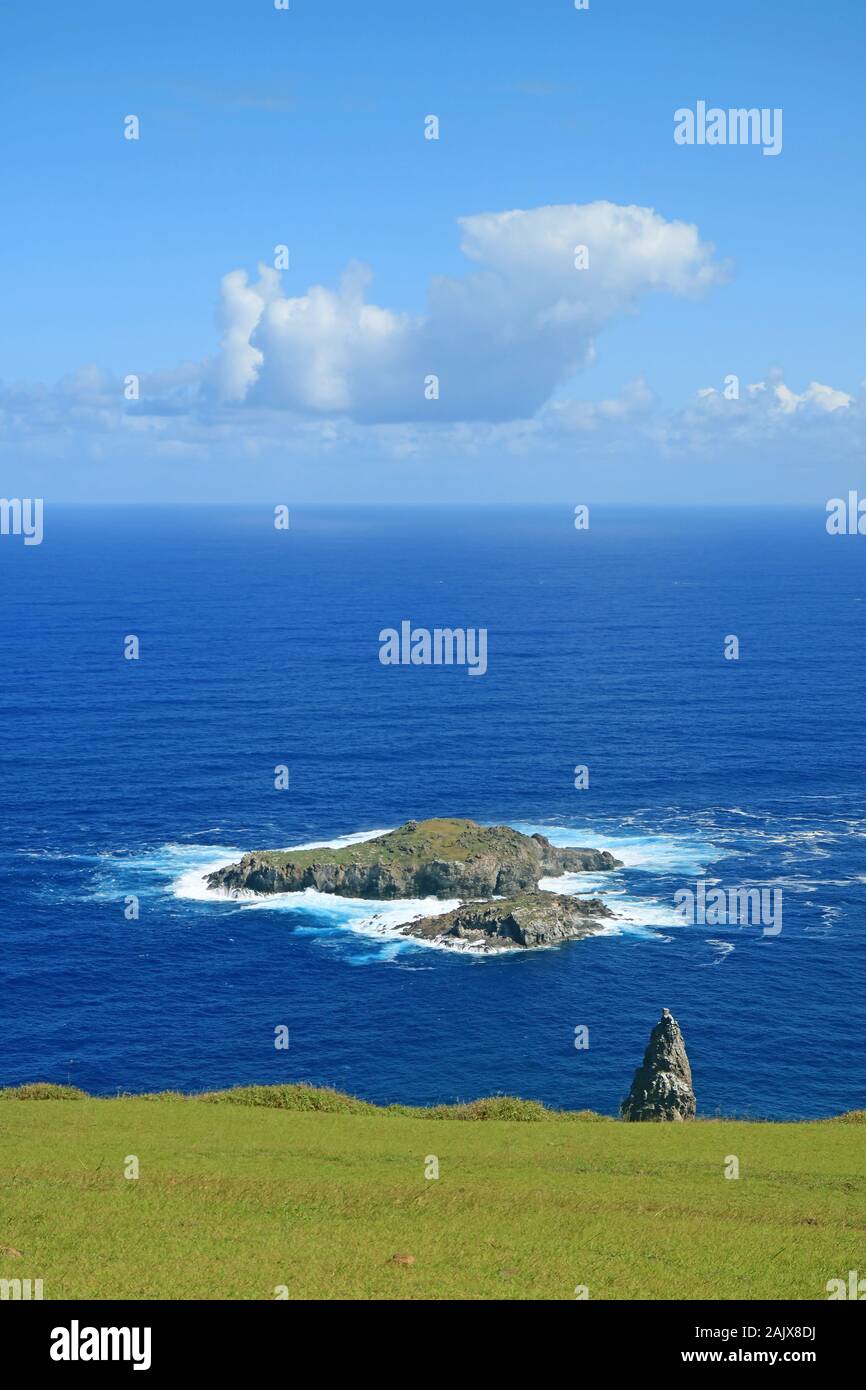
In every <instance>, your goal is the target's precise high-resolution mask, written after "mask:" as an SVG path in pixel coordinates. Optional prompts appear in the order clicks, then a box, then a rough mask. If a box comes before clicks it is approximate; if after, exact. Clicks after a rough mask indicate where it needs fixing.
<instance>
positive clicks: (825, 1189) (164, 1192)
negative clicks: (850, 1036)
mask: <svg viewBox="0 0 866 1390" xmlns="http://www.w3.org/2000/svg"><path fill="white" fill-rule="evenodd" d="M58 1091H59V1088H45V1089H44V1090H43V1091H42V1092H40V1091H39V1090H38V1089H36V1090H31V1091H30V1092H29V1094H30V1095H34V1094H35V1095H39V1094H49V1095H50V1094H56V1093H58ZM22 1095H25V1096H26V1095H28V1091H27V1088H24V1090H23V1091H22V1092H0V1279H23V1278H31V1279H36V1278H41V1279H42V1280H43V1281H44V1296H45V1298H46V1299H61V1298H74V1299H91V1298H95V1299H103V1298H123V1299H145V1298H170V1299H195V1298H206V1299H273V1298H274V1297H276V1296H277V1295H276V1290H277V1288H278V1287H279V1286H285V1288H286V1289H287V1290H288V1296H289V1298H291V1299H314V1298H330V1299H383V1298H384V1299H395V1298H396V1299H497V1298H506V1299H543V1298H552V1299H572V1298H574V1297H575V1290H576V1287H577V1286H580V1285H582V1286H586V1287H587V1289H588V1291H589V1297H590V1298H591V1299H633V1298H639V1299H641V1298H643V1299H680V1298H701V1299H732V1298H767V1299H777V1298H795V1299H826V1297H827V1293H826V1284H827V1280H828V1279H831V1278H836V1277H840V1278H846V1277H847V1272H848V1270H849V1269H859V1270H861V1271H866V1177H864V1153H866V1128H864V1125H863V1123H862V1121H863V1119H864V1118H866V1116H864V1114H863V1112H857V1114H856V1115H852V1116H850V1117H846V1118H845V1119H840V1120H834V1121H823V1122H820V1123H807V1124H791V1125H787V1124H758V1123H744V1122H734V1121H715V1120H711V1121H696V1122H693V1123H691V1124H686V1125H653V1124H642V1125H628V1124H623V1123H620V1122H617V1121H614V1120H600V1119H599V1118H598V1117H586V1116H584V1117H581V1116H568V1115H556V1114H551V1112H545V1111H543V1110H542V1108H541V1107H538V1106H532V1105H527V1104H526V1103H523V1102H511V1101H505V1100H500V1101H493V1102H487V1103H477V1104H476V1106H475V1107H471V1106H470V1107H465V1108H462V1109H460V1108H458V1109H452V1110H450V1111H449V1110H447V1109H443V1110H440V1111H431V1112H423V1111H422V1112H418V1111H414V1112H413V1111H410V1110H405V1109H403V1110H400V1109H397V1108H393V1109H391V1110H376V1109H375V1108H374V1107H372V1106H367V1105H365V1104H364V1103H362V1102H354V1103H352V1102H348V1101H347V1100H343V1099H341V1098H340V1097H337V1096H335V1095H334V1094H333V1093H327V1092H316V1091H311V1090H308V1089H306V1088H297V1087H288V1088H285V1087H284V1088H270V1089H269V1088H249V1089H248V1090H246V1091H240V1092H236V1093H231V1092H229V1093H224V1094H223V1096H222V1097H219V1096H215V1097H213V1098H212V1099H206V1098H193V1099H185V1098H181V1097H173V1096H169V1097H158V1098H147V1099H146V1098H132V1097H125V1098H121V1099H117V1100H96V1099H90V1098H87V1097H83V1096H80V1095H79V1096H78V1098H75V1099H22V1098H21V1096H22ZM299 1106H303V1107H305V1108H297V1107H299ZM280 1107H285V1108H280ZM502 1113H505V1114H509V1113H510V1114H514V1115H519V1116H522V1117H523V1118H519V1119H496V1118H489V1116H491V1115H496V1114H502ZM485 1116H487V1117H488V1118H484V1117H485ZM858 1121H859V1122H858ZM730 1155H735V1156H736V1157H737V1158H738V1159H739V1164H740V1177H739V1178H738V1179H727V1178H725V1176H724V1173H725V1167H726V1163H728V1162H729V1156H730ZM131 1156H135V1157H136V1158H137V1159H138V1164H139V1177H138V1178H137V1179H128V1178H126V1177H125V1176H124V1171H125V1168H128V1167H129V1159H130V1157H131ZM431 1156H435V1157H436V1159H438V1164H439V1177H438V1179H428V1178H426V1177H425V1165H427V1164H428V1161H429V1159H430V1157H431ZM10 1248H11V1251H13V1252H19V1253H17V1254H16V1253H9V1251H10ZM395 1255H411V1256H414V1263H411V1264H400V1263H396V1262H395V1261H394V1259H393V1257H394V1256H395Z"/></svg>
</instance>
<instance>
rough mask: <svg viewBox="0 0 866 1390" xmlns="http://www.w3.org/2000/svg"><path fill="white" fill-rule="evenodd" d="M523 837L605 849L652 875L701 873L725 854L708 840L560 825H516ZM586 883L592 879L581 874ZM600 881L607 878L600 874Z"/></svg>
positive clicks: (630, 866) (565, 846) (561, 845)
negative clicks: (543, 838)
mask: <svg viewBox="0 0 866 1390" xmlns="http://www.w3.org/2000/svg"><path fill="white" fill-rule="evenodd" d="M515 829H516V830H520V831H521V832H522V833H523V834H524V835H544V836H545V837H546V838H547V839H548V840H549V841H550V843H551V844H552V845H556V846H557V847H559V848H561V849H574V848H580V847H582V846H587V845H588V846H590V847H591V848H592V849H606V850H610V853H611V854H612V855H613V856H614V858H615V859H621V860H622V862H623V865H624V867H625V868H627V869H639V870H644V871H646V872H647V873H654V874H672V873H673V874H703V873H705V872H706V868H707V866H708V865H709V864H712V863H715V861H716V860H718V859H723V858H724V857H725V855H726V853H727V851H726V850H724V849H721V848H720V847H719V846H718V845H714V844H711V843H710V841H709V840H704V839H701V838H698V837H697V836H695V837H683V836H680V835H611V834H609V833H608V832H607V831H604V830H595V829H593V828H592V826H586V827H584V828H583V829H581V830H575V829H573V828H572V827H570V826H562V825H526V824H517V825H516V826H515ZM581 877H582V878H583V879H584V880H585V881H586V880H589V879H590V878H595V876H593V875H589V874H583V875H581ZM603 877H604V879H608V878H609V877H610V875H609V874H604V875H603Z"/></svg>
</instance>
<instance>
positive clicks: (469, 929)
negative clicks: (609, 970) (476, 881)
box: [400, 893, 613, 951]
mask: <svg viewBox="0 0 866 1390" xmlns="http://www.w3.org/2000/svg"><path fill="white" fill-rule="evenodd" d="M612 916H613V913H612V912H611V911H610V908H607V907H605V905H604V903H602V902H601V901H600V900H599V899H598V898H573V897H570V896H566V895H564V894H562V893H524V894H522V895H521V896H519V897H516V898H501V899H497V900H496V901H495V902H488V903H466V904H465V905H464V906H463V907H458V908H456V909H455V910H454V911H453V912H445V913H442V914H441V915H440V916H437V917H421V918H420V919H419V920H418V921H416V922H410V923H409V924H408V925H407V926H405V927H402V928H401V929H400V930H401V931H402V933H403V935H404V936H415V937H419V938H420V939H421V940H424V941H431V942H436V943H437V945H441V946H454V947H456V948H458V949H465V948H467V947H471V948H473V949H475V950H478V949H480V950H482V951H503V950H506V951H507V950H514V949H515V947H525V948H528V947H533V946H554V945H557V944H558V943H559V942H561V941H578V940H579V939H580V938H581V937H583V936H592V935H593V934H594V933H596V932H600V931H602V930H603V928H604V919H605V918H609V917H612Z"/></svg>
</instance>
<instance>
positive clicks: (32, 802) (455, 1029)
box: [0, 507, 866, 1117]
mask: <svg viewBox="0 0 866 1390" xmlns="http://www.w3.org/2000/svg"><path fill="white" fill-rule="evenodd" d="M0 585H2V590H0V591H2V614H0V658H2V671H3V690H2V731H3V748H4V752H3V758H2V771H0V792H2V812H0V819H2V862H0V871H2V888H0V913H2V926H0V942H2V958H0V977H2V992H0V999H2V1020H0V1083H3V1084H13V1083H18V1082H22V1081H25V1080H33V1079H50V1080H55V1081H63V1082H66V1081H68V1080H71V1081H72V1083H73V1084H78V1085H80V1086H83V1087H85V1088H86V1089H88V1090H92V1091H96V1092H114V1091H116V1090H117V1089H118V1088H120V1089H122V1090H128V1091H138V1090H145V1089H151V1088H164V1087H178V1088H183V1089H197V1088H204V1087H214V1086H228V1085H232V1084H235V1083H241V1082H249V1081H261V1082H274V1081H285V1080H299V1079H305V1080H310V1081H316V1082H322V1083H328V1084H332V1085H334V1086H338V1087H340V1088H343V1089H345V1090H348V1091H351V1092H354V1093H356V1094H358V1095H361V1096H366V1097H369V1098H370V1099H372V1100H376V1101H392V1100H400V1101H407V1102H415V1103H428V1102H433V1101H438V1100H454V1099H459V1098H464V1099H465V1098H470V1097H474V1096H479V1095H485V1094H490V1093H495V1092H511V1093H519V1094H520V1095H523V1096H532V1097H537V1098H539V1099H540V1100H543V1101H545V1102H547V1103H549V1104H552V1105H557V1106H566V1107H579V1106H591V1107H594V1108H597V1109H600V1110H604V1111H609V1112H613V1111H615V1109H616V1107H617V1105H618V1102H619V1101H620V1099H621V1097H622V1096H623V1095H624V1094H625V1092H626V1090H627V1088H628V1085H629V1083H630V1080H631V1076H632V1073H633V1070H634V1068H635V1066H636V1065H637V1063H638V1062H639V1060H640V1057H641V1054H642V1051H643V1047H644V1045H645V1042H646V1039H647V1035H648V1033H649V1030H650V1028H651V1026H652V1024H653V1023H654V1022H655V1020H656V1018H657V1017H658V1014H659V1012H660V1010H661V1008H662V1007H663V1006H668V1007H670V1008H671V1009H672V1010H673V1012H674V1014H675V1015H676V1017H677V1018H678V1019H679V1021H680V1024H681V1026H682V1028H683V1030H684V1033H685V1037H686V1042H687V1046H688V1050H689V1054H690V1057H691V1061H692V1066H693V1071H694V1077H695V1087H696V1091H697V1094H698V1100H699V1105H700V1108H701V1110H702V1112H703V1113H705V1114H712V1113H714V1112H722V1113H737V1114H748V1115H762V1116H770V1117H788V1116H805V1115H815V1116H820V1115H828V1114H832V1113H835V1112H839V1111H842V1110H845V1109H849V1108H853V1107H860V1106H863V1105H866V1050H864V1035H866V1028H864V1014H866V953H864V943H866V867H864V847H866V792H864V762H866V757H864V741H863V710H864V697H866V541H864V540H862V538H858V537H829V536H828V535H827V534H826V531H825V529H824V513H823V511H822V510H816V511H808V510H804V511H795V510H778V511H773V510H747V511H740V510H730V511H726V510H713V511H695V510H682V511H670V510H654V509H646V510H642V511H637V510H635V511H627V510H617V509H605V508H601V507H599V508H594V509H593V511H592V515H591V525H590V529H589V531H586V532H576V531H575V530H574V527H573V524H572V518H571V515H570V511H569V509H568V508H567V507H566V508H562V509H557V508H543V509H542V508H539V509H490V510H487V509H468V508H467V509H446V508H443V509H429V508H428V509H424V510H420V509H419V510H403V509H397V508H391V509H388V508H382V509H377V510H366V509H355V510H328V509H306V510H304V509H301V510H297V511H294V512H293V513H292V523H291V529H290V531H288V532H283V531H277V530H275V529H274V526H273V517H272V513H271V511H270V509H269V508H267V507H261V508H244V509H237V508H208V507H201V508H185V507H183V508H174V509H156V508H154V509H151V508H145V507H140V508H136V509H118V508H66V509H63V508H56V507H48V508H47V509H46V517H45V539H44V542H43V544H42V545H41V546H38V547H35V546H34V547H24V546H23V544H22V542H21V539H20V538H17V537H11V536H6V537H2V538H0ZM402 619H410V620H411V621H412V622H413V623H414V624H415V625H417V626H426V627H429V628H433V627H435V626H464V627H468V626H473V627H486V628H487V629H488V632H489V670H488V672H487V674H486V675H485V676H483V677H479V678H473V677H469V676H468V675H467V672H466V670H465V669H460V668H451V669H449V668H429V667H416V668H411V667H410V668H398V669H392V668H388V667H384V666H382V665H381V664H380V662H379V660H378V650H379V644H378V634H379V631H380V629H382V628H385V627H389V626H399V623H400V621H401V620H402ZM130 633H134V634H137V635H138V636H139V638H140V642H141V655H140V659H139V660H138V661H127V660H124V659H123V639H124V637H125V635H126V634H130ZM727 634H736V635H737V636H738V637H739V639H740V644H741V656H740V660H739V661H738V662H734V661H726V660H724V659H723V642H724V638H725V636H726V635H727ZM283 763H284V764H286V765H287V766H288V767H289V769H290V785H289V788H288V790H284V791H278V790H276V789H275V787H274V768H275V766H276V765H277V764H283ZM578 763H582V764H587V765H588V766H589V769H590V786H589V788H588V789H587V790H583V791H577V790H575V788H574V786H573V781H574V776H573V769H574V767H575V765H576V764H578ZM437 814H456V815H464V816H471V817H473V818H475V819H477V820H479V821H483V822H490V823H509V824H512V825H517V826H519V827H521V828H528V827H532V828H538V829H543V830H544V831H545V833H547V834H549V835H550V836H551V838H552V839H554V840H558V841H559V842H560V843H578V844H579V843H584V844H597V845H603V846H609V847H611V848H613V850H614V852H615V853H617V854H618V856H619V857H620V858H622V859H623V860H624V861H625V868H624V869H623V870H621V871H620V872H618V873H617V874H615V875H613V876H611V877H610V878H609V880H607V881H606V882H603V883H599V882H598V881H593V883H592V884H588V885H587V887H595V888H599V887H600V888H602V889H603V890H604V895H605V899H606V901H607V902H608V903H609V904H610V905H611V906H613V907H614V908H615V909H616V911H617V912H618V914H619V916H618V927H617V931H616V934H610V935H606V936H603V937H597V938H593V939H591V940H587V941H584V942H580V943H574V944H570V945H567V946H565V947H561V948H558V949H555V950H548V951H541V952H537V953H534V954H525V955H520V954H508V955H505V956H501V957H497V958H490V957H484V958H479V957H473V956H462V955H454V954H449V953H446V952H444V951H442V950H434V949H430V948H428V947H423V946H417V945H410V944H407V943H404V942H402V941H400V940H399V939H396V938H394V937H393V935H391V934H386V935H377V934H376V933H375V931H374V930H373V929H372V928H371V927H370V926H369V918H370V915H371V911H372V910H373V909H371V907H370V905H369V904H367V905H364V904H355V905H353V904H350V903H345V902H343V901H341V900H335V901H331V902H329V901H328V900H323V899H321V898H318V899H317V898H315V897H313V898H309V897H307V898H304V899H297V898H285V899H281V900H279V901H277V902H274V903H267V902H266V903H264V905H263V904H261V903H260V902H255V903H238V902H230V901H227V900H213V899H210V900H208V899H207V898H205V897H203V896H202V895H201V891H200V886H201V873H202V872H203V870H204V869H205V867H206V866H208V865H211V864H213V863H214V862H216V861H219V860H225V859H227V858H230V857H233V856H234V855H235V854H236V853H239V852H240V851H243V850H246V849H251V848H261V847H276V846H287V845H293V844H302V843H305V842H309V841H317V840H330V839H332V838H334V837H338V836H344V835H352V834H358V833H360V832H364V831H372V830H377V829H386V828H389V827H392V826H394V825H397V824H399V823H400V822H401V821H403V820H406V819H408V818H410V817H419V818H420V817H425V816H432V815H437ZM701 875H706V876H707V877H709V878H710V879H716V880H719V882H720V883H721V884H722V885H724V886H738V885H740V884H747V885H753V886H761V885H779V886H781V887H782V889H783V904H784V910H783V929H782V931H781V933H780V934H779V935H777V936H772V937H771V936H765V935H763V934H762V932H761V930H760V928H758V927H748V926H747V927H736V926H734V927H730V926H726V927H719V926H694V927H683V926H681V925H676V922H677V919H676V917H675V915H674V912H673V895H674V893H675V891H676V890H677V889H678V888H682V887H688V886H690V885H691V886H694V884H695V881H696V879H697V878H698V877H699V876H701ZM128 895H136V896H137V897H138V898H139V900H140V916H139V919H138V920H137V921H136V920H127V919H126V917H125V915H124V906H125V899H126V898H127V896H128ZM392 911H393V909H392ZM404 915H405V914H404ZM283 1024H284V1025H286V1026H287V1027H288V1028H289V1030H290V1039H291V1043H290V1047H289V1049H288V1051H277V1050H275V1048H274V1029H275V1028H276V1027H277V1026H279V1025H283ZM581 1024H582V1025H586V1026H587V1027H588V1028H589V1039H590V1046H589V1048H588V1050H577V1049H576V1048H575V1047H574V1030H575V1027H576V1026H578V1025H581Z"/></svg>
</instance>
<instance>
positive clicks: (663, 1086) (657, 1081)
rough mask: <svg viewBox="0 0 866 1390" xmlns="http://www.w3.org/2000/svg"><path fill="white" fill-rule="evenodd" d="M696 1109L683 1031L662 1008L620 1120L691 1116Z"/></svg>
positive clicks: (623, 1104)
mask: <svg viewBox="0 0 866 1390" xmlns="http://www.w3.org/2000/svg"><path fill="white" fill-rule="evenodd" d="M696 1110H697V1102H696V1101H695V1093H694V1091H693V1090H692V1069H691V1067H690V1066H689V1059H688V1057H687V1056H686V1045H685V1043H684V1041H683V1035H682V1033H681V1032H680V1027H679V1024H678V1023H677V1021H676V1019H675V1018H674V1016H673V1014H672V1013H671V1011H670V1009H662V1016H661V1018H660V1019H659V1021H658V1023H657V1024H656V1026H655V1028H654V1029H653V1030H652V1033H651V1034H650V1040H649V1046H648V1047H647V1050H646V1052H645V1053H644V1059H643V1062H642V1064H641V1065H640V1066H639V1067H638V1069H637V1071H636V1072H635V1074H634V1081H633V1082H632V1083H631V1090H630V1091H629V1093H628V1096H627V1097H626V1099H625V1100H624V1101H623V1103H622V1105H621V1107H620V1113H621V1115H622V1118H623V1119H624V1120H692V1119H694V1116H695V1111H696Z"/></svg>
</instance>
